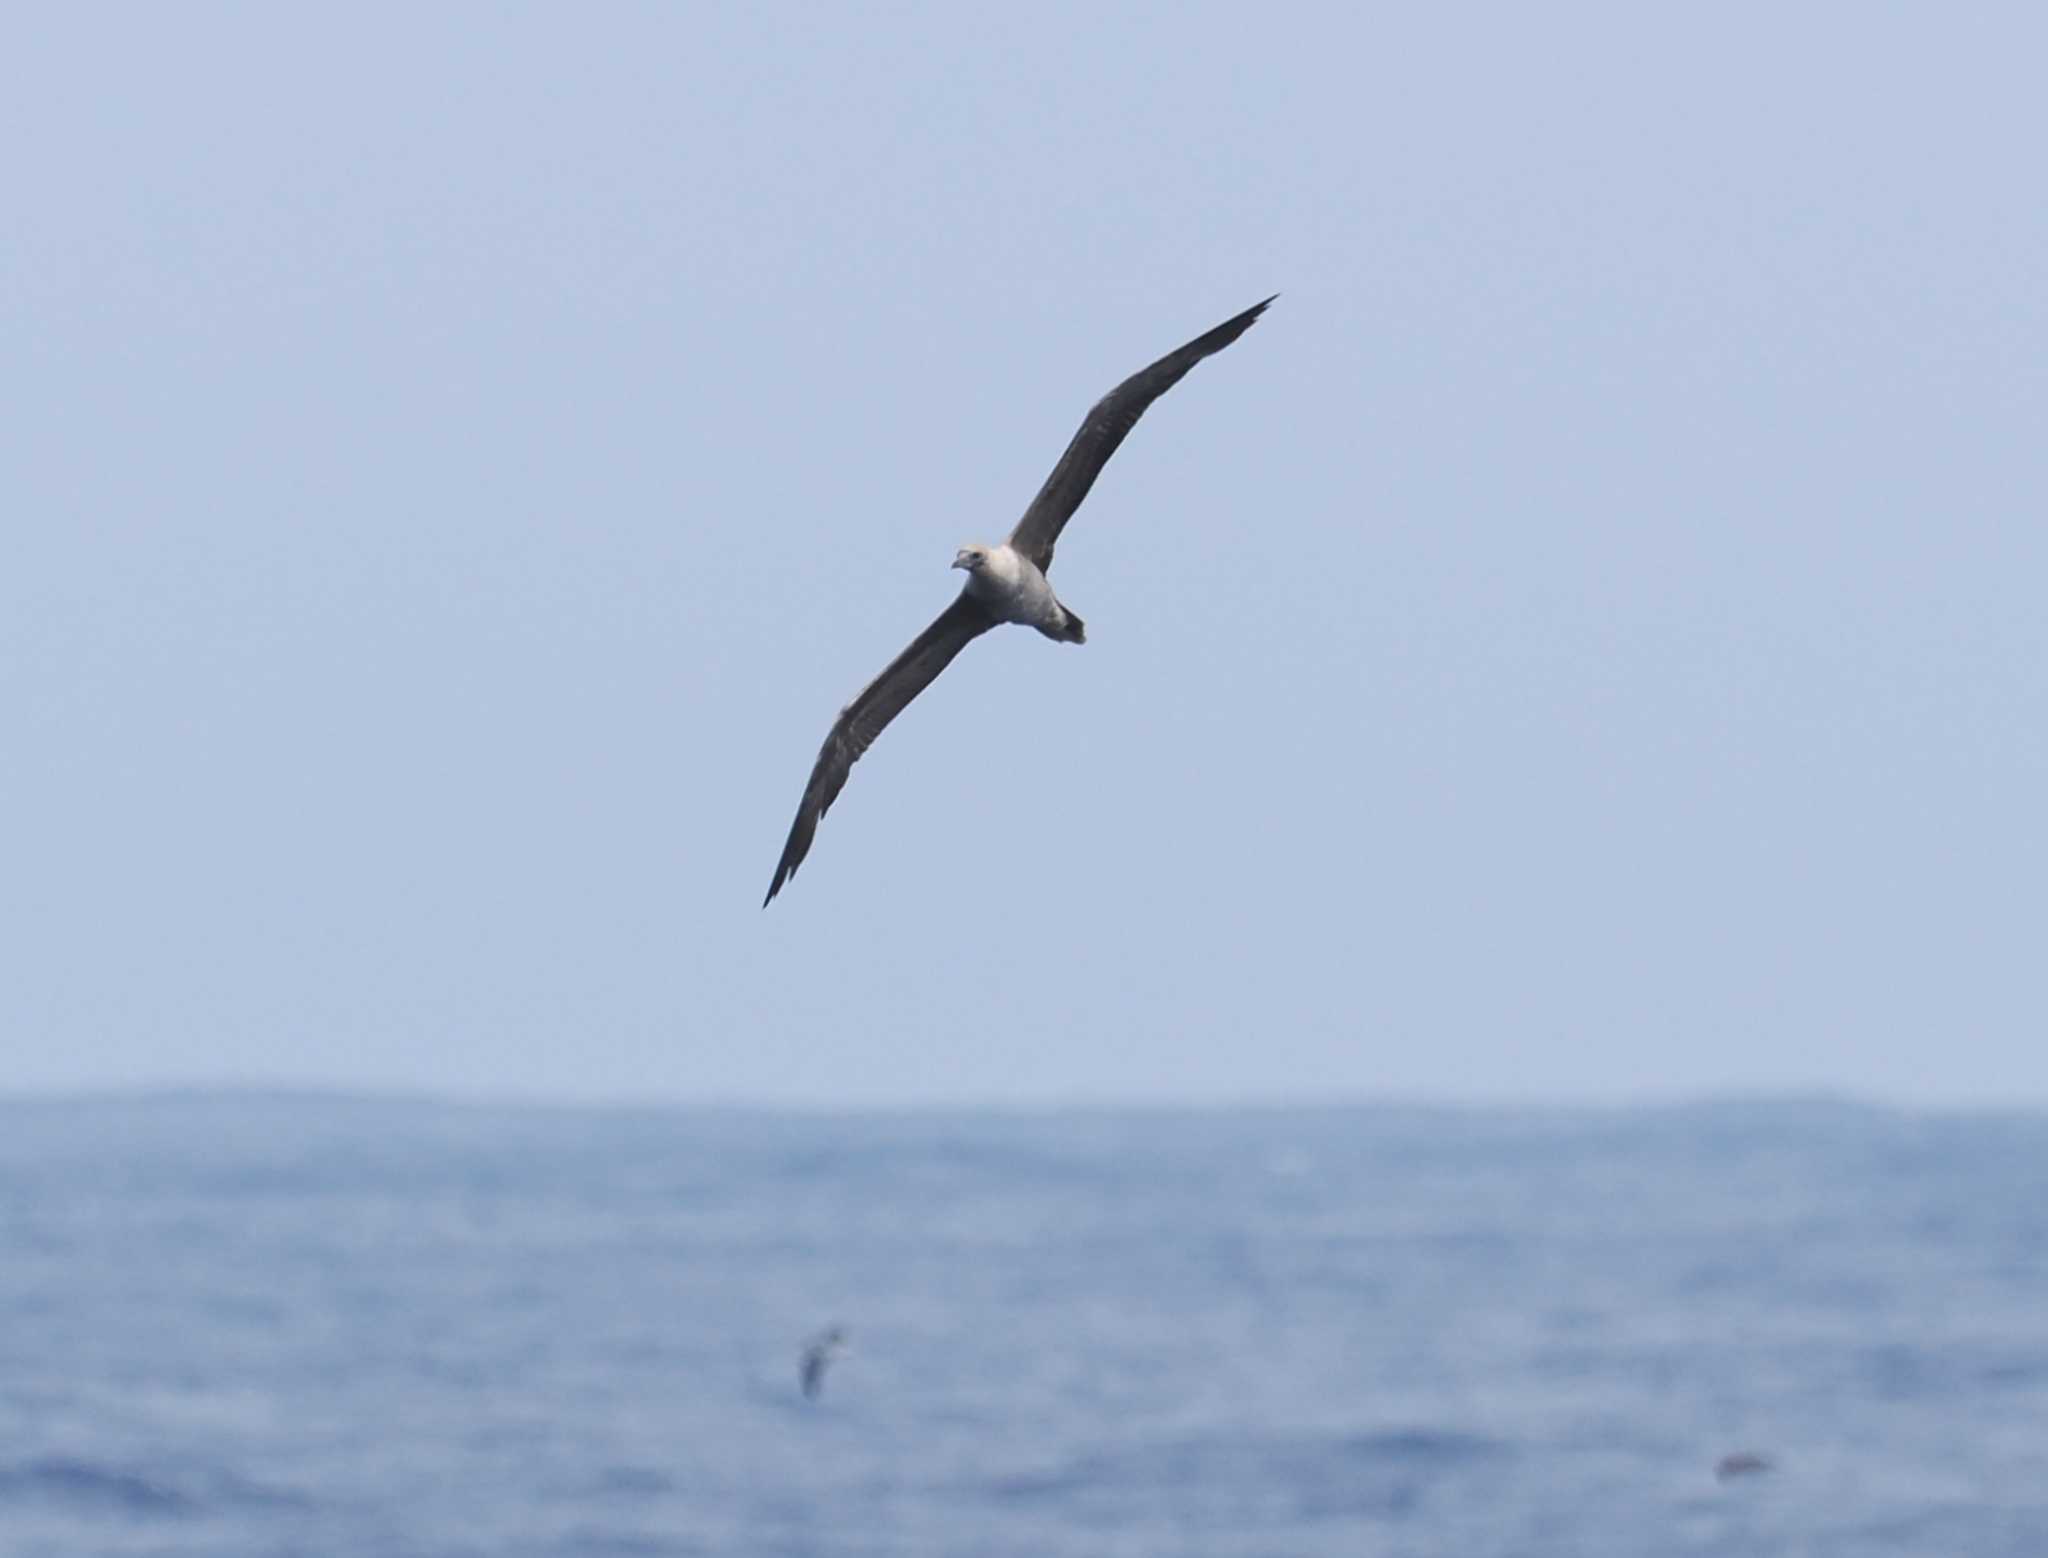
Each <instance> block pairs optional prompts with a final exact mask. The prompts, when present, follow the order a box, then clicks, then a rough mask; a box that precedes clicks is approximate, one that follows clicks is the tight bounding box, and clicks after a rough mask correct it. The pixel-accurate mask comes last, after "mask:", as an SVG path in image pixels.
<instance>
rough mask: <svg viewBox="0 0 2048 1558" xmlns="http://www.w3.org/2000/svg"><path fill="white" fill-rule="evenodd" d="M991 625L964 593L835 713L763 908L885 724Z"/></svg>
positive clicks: (791, 872) (801, 855)
mask: <svg viewBox="0 0 2048 1558" xmlns="http://www.w3.org/2000/svg"><path fill="white" fill-rule="evenodd" d="M995 625H996V620H995V618H994V617H991V616H990V615H989V614H988V613H987V612H986V611H984V610H983V609H982V607H981V606H980V605H979V604H978V603H977V602H976V601H975V599H974V597H973V596H971V595H969V594H968V593H967V592H966V591H965V590H962V591H961V592H960V595H959V598H958V599H957V600H955V601H954V602H953V604H952V605H950V606H948V607H947V608H946V609H945V610H944V611H942V612H940V613H939V614H938V616H937V617H936V618H935V619H934V620H933V622H932V625H931V626H930V627H928V628H926V629H925V630H924V631H923V632H922V633H920V634H918V635H917V637H916V638H914V639H912V640H911V643H910V647H909V648H908V649H906V650H904V651H903V653H902V654H900V655H898V656H897V657H896V658H895V659H894V660H891V661H890V662H889V665H888V668H887V669H886V670H884V671H883V672H882V674H881V675H880V676H878V677H876V678H875V679H874V680H873V681H871V682H869V683H868V684H867V686H866V687H864V688H862V689H861V693H860V696H859V697H857V698H855V699H854V700H853V702H851V703H849V704H848V705H847V706H846V707H845V708H843V709H841V710H840V711H839V718H838V719H836V720H835V721H833V723H832V732H831V734H830V735H828V736H826V737H825V744H824V745H823V746H822V747H820V748H818V761H817V764H816V766H814V767H813V768H812V769H811V781H810V783H809V784H807V785H805V786H804V798H803V801H802V803H801V804H800V805H799V806H798V807H797V809H796V821H794V822H792V823H791V824H790V825H789V841H788V842H787V843H786V844H784V845H783V846H782V858H781V859H780V860H779V861H777V862H776V863H775V880H774V881H772V882H770V883H769V884H768V896H767V897H766V898H763V899H762V900H761V907H762V908H764V909H765V908H767V907H768V905H769V904H770V903H771V902H773V901H774V898H775V895H776V894H777V893H779V892H781V891H782V884H783V883H784V882H786V881H788V880H789V879H790V878H791V877H792V876H795V875H796V868H797V867H798V866H800V865H802V864H803V863H804V856H805V855H808V854H809V853H810V852H811V837H812V835H814V834H815V833H816V832H817V831H818V819H819V818H820V817H822V816H824V815H825V813H826V812H827V811H829V810H830V809H831V806H832V803H833V802H834V801H835V800H837V799H838V798H839V792H840V791H841V790H843V789H845V788H846V776H847V775H848V774H849V773H851V772H852V771H853V765H854V764H855V763H857V762H859V761H860V755H861V754H862V753H863V752H865V751H867V749H868V748H869V747H870V746H872V745H874V740H875V737H877V736H879V735H880V734H881V733H882V731H883V730H884V729H885V728H886V727H887V725H888V723H889V721H891V720H892V719H894V718H895V717H896V716H897V715H899V714H901V713H902V712H903V711H904V710H905V709H906V708H908V707H909V705H910V700H911V699H912V698H915V697H916V696H917V695H918V694H919V693H921V692H923V691H924V690H925V688H927V687H929V686H931V684H932V683H933V682H934V681H936V680H937V679H938V675H939V672H941V671H943V670H945V668H946V667H947V666H948V665H950V664H952V661H953V656H955V655H957V654H958V653H960V651H961V650H963V649H965V648H966V647H967V646H968V645H969V644H970V643H972V642H973V641H974V640H975V639H977V638H979V637H981V635H982V634H984V633H986V632H987V631H988V630H989V629H990V628H992V627H994V626H995Z"/></svg>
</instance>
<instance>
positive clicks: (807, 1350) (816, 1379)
mask: <svg viewBox="0 0 2048 1558" xmlns="http://www.w3.org/2000/svg"><path fill="white" fill-rule="evenodd" d="M845 1351H846V1332H845V1331H844V1330H842V1329H841V1328H840V1327H838V1326H836V1325H835V1326H833V1327H832V1329H831V1330H829V1331H820V1332H819V1333H818V1334H817V1335H816V1336H814V1337H812V1338H811V1339H810V1341H809V1342H808V1343H806V1344H805V1346H804V1357H803V1362H802V1364H801V1365H799V1367H798V1369H797V1383H799V1384H800V1385H802V1386H803V1388H804V1399H805V1400H807V1401H816V1400H817V1399H818V1392H819V1391H821V1390H823V1389H824V1388H825V1371H826V1370H827V1369H829V1368H830V1367H832V1363H833V1360H835V1359H836V1358H838V1357H839V1355H840V1354H841V1353H843V1352H845Z"/></svg>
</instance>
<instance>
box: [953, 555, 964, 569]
mask: <svg viewBox="0 0 2048 1558" xmlns="http://www.w3.org/2000/svg"><path fill="white" fill-rule="evenodd" d="M953 566H954V567H955V568H965V567H966V566H967V554H966V553H965V552H962V553H961V554H960V555H959V556H957V557H955V558H954V559H953Z"/></svg>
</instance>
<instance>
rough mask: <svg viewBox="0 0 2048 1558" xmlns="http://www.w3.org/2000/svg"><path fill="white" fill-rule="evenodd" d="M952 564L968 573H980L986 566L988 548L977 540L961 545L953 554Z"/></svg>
mask: <svg viewBox="0 0 2048 1558" xmlns="http://www.w3.org/2000/svg"><path fill="white" fill-rule="evenodd" d="M953 566H954V567H955V568H965V569H966V570H967V571H968V572H969V573H980V572H981V570H982V569H984V568H986V567H987V566H988V548H987V547H985V546H983V545H982V544H981V543H980V542H978V541H977V542H972V543H970V544H969V545H967V546H963V547H961V548H960V550H959V551H957V552H955V553H954V554H953Z"/></svg>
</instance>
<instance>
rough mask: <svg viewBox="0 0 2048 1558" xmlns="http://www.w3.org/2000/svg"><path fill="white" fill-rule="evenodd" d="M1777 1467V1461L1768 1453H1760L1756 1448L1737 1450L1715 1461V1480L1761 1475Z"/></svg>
mask: <svg viewBox="0 0 2048 1558" xmlns="http://www.w3.org/2000/svg"><path fill="white" fill-rule="evenodd" d="M1776 1469H1777V1463H1776V1462H1774V1461H1773V1460H1772V1459H1771V1458H1770V1457H1769V1456H1768V1455H1759V1454H1757V1452H1756V1451H1754V1450H1737V1451H1735V1452H1734V1453H1733V1454H1732V1455H1724V1456H1722V1457H1721V1458H1720V1459H1719V1460H1718V1461H1716V1462H1715V1463H1714V1480H1715V1481H1716V1482H1733V1481H1734V1480H1735V1479H1736V1478H1737V1477H1761V1476H1762V1475H1763V1474H1764V1473H1765V1472H1768V1471H1774V1470H1776Z"/></svg>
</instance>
